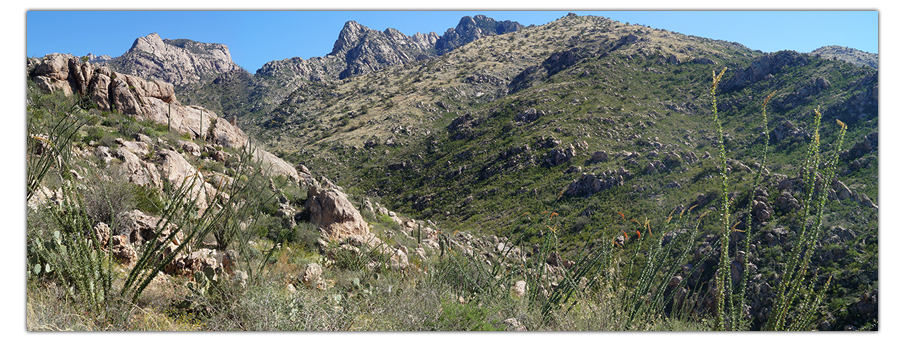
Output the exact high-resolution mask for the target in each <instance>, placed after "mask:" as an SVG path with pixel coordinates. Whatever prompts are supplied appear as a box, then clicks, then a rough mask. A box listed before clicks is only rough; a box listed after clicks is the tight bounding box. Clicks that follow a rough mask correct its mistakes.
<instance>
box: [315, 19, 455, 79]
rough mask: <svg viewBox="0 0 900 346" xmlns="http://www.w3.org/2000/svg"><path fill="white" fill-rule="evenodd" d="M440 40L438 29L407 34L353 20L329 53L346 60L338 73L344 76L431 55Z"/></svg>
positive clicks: (345, 27) (340, 76)
mask: <svg viewBox="0 0 900 346" xmlns="http://www.w3.org/2000/svg"><path fill="white" fill-rule="evenodd" d="M437 40H438V35H437V34H435V33H434V32H431V33H428V34H422V33H417V34H416V35H414V36H406V35H404V34H403V33H401V32H400V31H398V30H397V29H391V28H389V29H387V30H385V31H377V30H372V29H369V28H367V27H365V26H362V25H360V24H359V23H357V22H354V21H349V22H347V23H346V24H344V28H343V29H342V30H341V33H340V35H338V39H337V41H335V43H334V48H333V49H332V51H331V53H330V54H329V56H333V57H336V58H339V59H342V60H344V61H346V65H347V66H346V69H344V70H343V71H341V72H340V74H339V76H338V78H341V79H343V78H347V77H350V76H355V75H360V74H365V73H369V72H372V71H376V70H380V69H382V68H385V67H387V66H393V65H401V64H405V63H407V62H411V61H416V60H421V59H425V58H428V57H429V55H430V54H429V50H430V49H432V47H433V46H434V44H435V42H436V41H437Z"/></svg>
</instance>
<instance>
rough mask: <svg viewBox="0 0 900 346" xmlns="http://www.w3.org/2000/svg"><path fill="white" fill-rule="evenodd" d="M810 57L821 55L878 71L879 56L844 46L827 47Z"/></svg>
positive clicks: (813, 52) (819, 49)
mask: <svg viewBox="0 0 900 346" xmlns="http://www.w3.org/2000/svg"><path fill="white" fill-rule="evenodd" d="M809 54H810V55H820V56H822V57H824V58H829V59H838V60H843V61H846V62H849V63H851V64H854V65H859V66H869V67H871V68H874V69H876V70H877V69H878V54H873V53H867V52H863V51H861V50H859V49H854V48H849V47H842V46H825V47H821V48H818V49H816V50H814V51H812V52H809Z"/></svg>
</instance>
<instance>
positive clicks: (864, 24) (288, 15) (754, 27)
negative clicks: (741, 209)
mask: <svg viewBox="0 0 900 346" xmlns="http://www.w3.org/2000/svg"><path fill="white" fill-rule="evenodd" d="M573 12H575V13H577V14H579V15H598V16H604V17H609V18H611V19H613V20H617V21H620V22H630V23H632V24H634V23H638V24H643V25H648V26H650V27H653V28H658V29H667V30H670V31H675V32H680V33H683V34H689V35H695V36H702V37H708V38H713V39H721V40H727V41H733V42H738V43H741V44H743V45H745V46H747V47H749V48H751V49H758V50H762V51H765V52H774V51H779V50H785V49H789V50H795V51H798V52H809V51H811V50H813V49H816V48H819V47H822V46H826V45H839V46H847V47H852V48H856V49H859V50H862V51H865V52H870V53H877V52H878V12H877V11H781V12H776V11H573ZM567 13H568V11H28V12H27V17H26V26H27V28H26V30H27V32H26V40H27V46H26V47H27V56H29V57H32V56H43V55H46V54H49V53H71V54H74V55H79V56H80V55H86V54H87V53H93V54H95V55H104V54H105V55H110V56H113V57H116V56H119V55H122V54H123V53H125V52H126V51H127V50H128V49H129V48H130V47H131V44H132V43H133V42H134V40H135V39H136V38H138V37H142V36H146V35H148V34H150V33H154V32H155V33H158V34H159V35H160V36H161V37H162V38H169V39H178V38H188V39H191V40H194V41H200V42H210V43H223V44H225V45H227V46H228V48H229V50H230V52H231V56H232V59H233V60H234V61H235V62H236V63H237V64H238V65H240V66H242V67H243V68H244V69H246V70H247V71H249V72H251V73H254V72H256V69H258V68H260V67H262V65H263V64H265V63H266V62H268V61H272V60H281V59H287V58H291V57H296V56H299V57H302V58H304V59H309V58H311V57H317V56H324V55H326V54H328V53H329V52H331V48H332V46H333V45H334V41H335V40H336V39H337V36H338V34H339V33H340V30H341V28H342V27H343V25H344V23H345V22H346V21H349V20H354V21H357V22H359V23H360V24H362V25H364V26H367V27H369V28H372V29H375V30H385V29H387V28H394V29H397V30H400V32H403V33H404V34H406V35H413V34H415V33H416V32H423V33H428V32H431V31H434V32H436V33H438V34H439V35H441V34H443V33H444V32H445V31H446V30H447V29H449V28H452V27H455V26H456V24H457V23H458V22H459V19H460V18H462V17H463V16H466V15H468V16H474V15H476V14H484V15H487V16H489V17H492V18H494V19H497V20H514V21H517V22H519V23H522V24H524V25H530V24H534V25H541V24H546V23H549V22H551V21H553V20H556V19H558V18H560V17H562V16H565V15H566V14H567ZM96 23H107V24H106V25H96V26H95V24H96ZM71 30H77V32H78V33H77V34H76V35H60V33H64V32H69V31H71Z"/></svg>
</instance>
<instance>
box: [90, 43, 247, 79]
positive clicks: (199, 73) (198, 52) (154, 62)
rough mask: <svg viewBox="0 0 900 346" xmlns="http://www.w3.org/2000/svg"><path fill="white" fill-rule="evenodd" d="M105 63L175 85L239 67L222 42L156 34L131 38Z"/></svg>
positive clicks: (212, 76)
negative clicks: (123, 50) (123, 49)
mask: <svg viewBox="0 0 900 346" xmlns="http://www.w3.org/2000/svg"><path fill="white" fill-rule="evenodd" d="M105 63H106V64H107V65H109V66H110V67H112V68H114V69H116V70H119V71H124V72H125V73H128V74H133V75H136V76H139V77H141V78H145V79H151V78H152V79H161V80H163V81H166V82H169V83H172V84H174V85H176V86H183V85H186V84H190V83H197V82H202V81H206V80H207V79H210V78H215V77H214V76H217V75H220V74H223V73H229V72H233V71H240V70H242V69H241V67H240V66H238V65H237V64H235V63H234V61H232V60H231V53H230V52H229V50H228V46H226V45H224V44H220V43H203V42H195V41H191V40H188V39H175V40H172V39H163V38H162V37H160V36H159V34H157V33H151V34H149V35H147V36H144V37H139V38H137V39H135V40H134V43H133V44H132V45H131V49H129V50H128V51H127V52H126V53H125V54H123V55H122V56H120V57H116V58H113V59H110V60H108V61H106V62H105Z"/></svg>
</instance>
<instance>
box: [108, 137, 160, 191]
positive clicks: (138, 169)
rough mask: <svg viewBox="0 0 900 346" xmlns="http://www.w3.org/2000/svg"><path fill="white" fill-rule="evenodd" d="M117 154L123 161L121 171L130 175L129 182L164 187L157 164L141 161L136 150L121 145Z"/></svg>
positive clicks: (125, 174) (127, 175)
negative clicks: (135, 152)
mask: <svg viewBox="0 0 900 346" xmlns="http://www.w3.org/2000/svg"><path fill="white" fill-rule="evenodd" d="M126 143H136V142H126ZM117 154H118V155H119V157H121V158H122V161H123V163H122V167H121V172H122V174H123V175H124V176H126V177H128V181H129V182H131V183H133V184H137V185H141V186H152V187H156V188H160V189H161V188H162V187H163V183H162V178H160V175H159V170H158V169H157V168H156V165H154V164H153V163H150V162H145V161H141V159H140V158H138V156H137V155H135V154H134V152H132V151H131V150H130V149H127V148H124V147H120V148H119V149H118V150H117Z"/></svg>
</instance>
